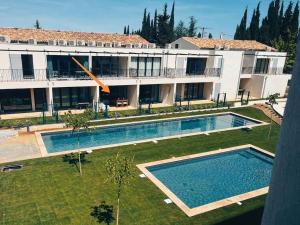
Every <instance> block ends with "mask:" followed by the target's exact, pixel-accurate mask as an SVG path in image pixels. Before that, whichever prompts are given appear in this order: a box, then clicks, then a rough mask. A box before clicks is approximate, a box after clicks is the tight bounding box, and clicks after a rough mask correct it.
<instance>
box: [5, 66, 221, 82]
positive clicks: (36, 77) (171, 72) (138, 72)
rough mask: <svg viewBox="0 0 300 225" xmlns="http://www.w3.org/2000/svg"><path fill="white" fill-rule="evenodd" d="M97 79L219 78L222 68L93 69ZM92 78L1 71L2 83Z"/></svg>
mask: <svg viewBox="0 0 300 225" xmlns="http://www.w3.org/2000/svg"><path fill="white" fill-rule="evenodd" d="M92 73H93V74H94V75H95V76H96V77H100V78H107V79H120V78H121V79H130V78H156V77H162V78H163V77H164V78H176V77H182V78H189V77H219V76H220V74H221V68H206V69H205V70H203V71H196V72H192V71H186V69H185V68H177V69H173V68H171V69H170V68H164V69H152V70H145V69H134V68H130V69H129V70H127V69H111V70H101V69H98V68H93V69H92ZM90 79H91V78H90V77H89V76H88V75H87V74H86V73H85V72H84V71H82V70H48V69H34V70H23V69H0V82H8V81H48V80H90Z"/></svg>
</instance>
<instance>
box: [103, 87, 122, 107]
mask: <svg viewBox="0 0 300 225" xmlns="http://www.w3.org/2000/svg"><path fill="white" fill-rule="evenodd" d="M109 89H110V94H109V95H108V94H104V93H100V95H101V96H100V100H101V102H104V103H105V104H108V105H111V106H115V105H116V102H117V100H128V87H127V86H110V87H109Z"/></svg>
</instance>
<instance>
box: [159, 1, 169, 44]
mask: <svg viewBox="0 0 300 225" xmlns="http://www.w3.org/2000/svg"><path fill="white" fill-rule="evenodd" d="M169 19H170V16H169V15H168V5H167V4H165V6H164V11H163V14H162V15H159V16H158V34H157V43H158V44H159V45H160V46H162V47H164V46H165V44H167V43H170V41H171V40H170V25H169Z"/></svg>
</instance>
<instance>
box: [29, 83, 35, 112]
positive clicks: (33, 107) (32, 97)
mask: <svg viewBox="0 0 300 225" xmlns="http://www.w3.org/2000/svg"><path fill="white" fill-rule="evenodd" d="M30 97H31V108H32V111H35V98H34V89H33V88H30Z"/></svg>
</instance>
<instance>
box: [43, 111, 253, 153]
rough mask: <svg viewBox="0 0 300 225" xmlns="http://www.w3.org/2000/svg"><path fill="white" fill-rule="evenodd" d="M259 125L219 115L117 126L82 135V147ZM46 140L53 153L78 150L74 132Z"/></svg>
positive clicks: (44, 135) (47, 136)
mask: <svg viewBox="0 0 300 225" xmlns="http://www.w3.org/2000/svg"><path fill="white" fill-rule="evenodd" d="M254 124H257V122H254V121H252V120H249V119H246V118H243V117H240V116H237V115H234V114H230V113H227V114H218V115H209V116H202V117H192V118H181V119H176V120H165V121H157V122H146V123H136V124H130V125H128V124H127V125H117V126H110V127H102V128H97V129H94V130H93V131H92V132H85V131H83V132H81V133H80V148H89V147H96V146H105V145H111V144H121V143H126V142H132V141H140V140H146V139H152V138H161V137H167V136H174V135H180V134H189V133H195V132H204V131H211V130H219V129H225V128H234V127H241V126H246V125H254ZM42 138H43V141H44V143H45V146H46V149H47V151H48V152H49V153H53V152H61V151H66V150H73V149H77V148H78V147H77V137H76V135H73V134H72V132H70V131H64V132H55V133H43V134H42Z"/></svg>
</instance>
